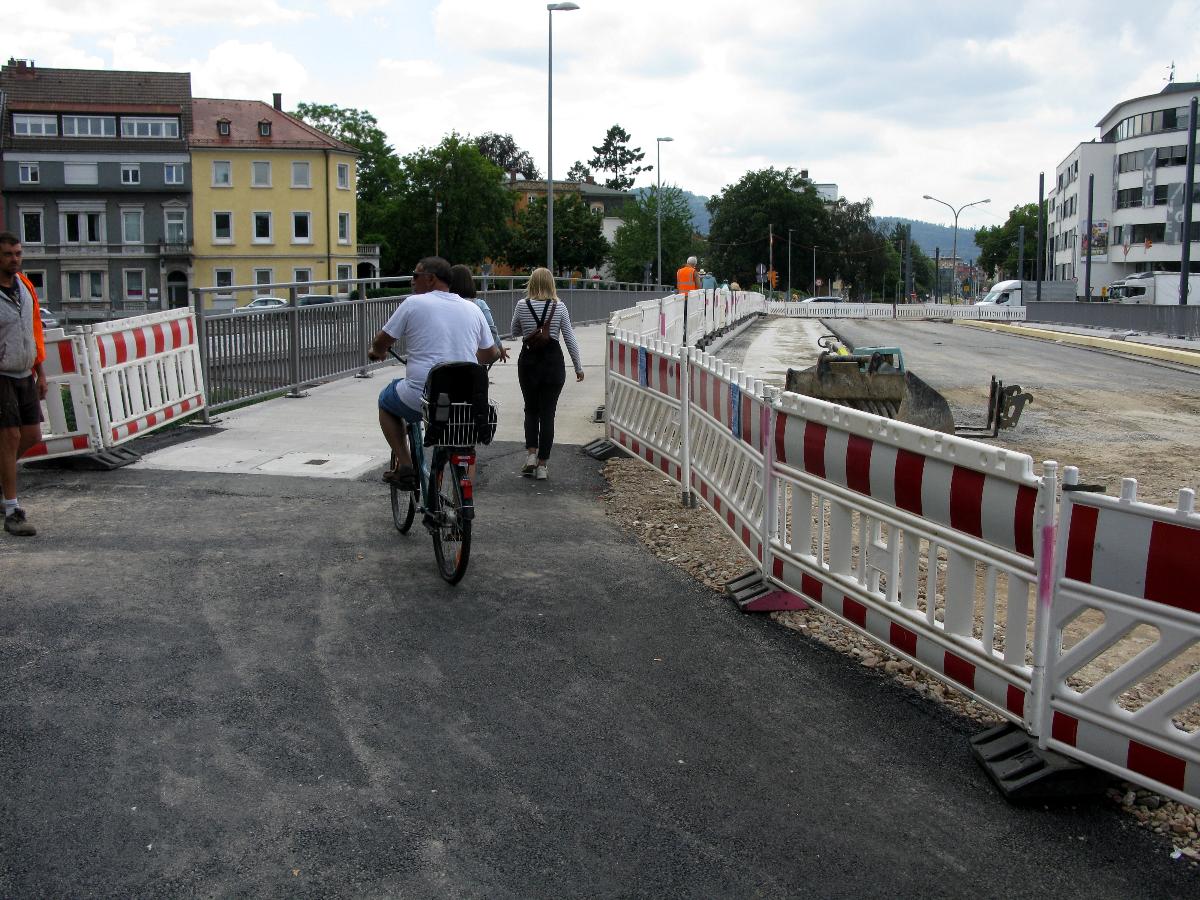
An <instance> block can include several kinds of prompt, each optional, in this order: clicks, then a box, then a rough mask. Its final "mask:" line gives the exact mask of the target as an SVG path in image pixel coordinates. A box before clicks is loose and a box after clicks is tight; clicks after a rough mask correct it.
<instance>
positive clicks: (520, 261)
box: [503, 194, 608, 270]
mask: <svg viewBox="0 0 1200 900" xmlns="http://www.w3.org/2000/svg"><path fill="white" fill-rule="evenodd" d="M603 225H604V215H603V214H602V213H600V212H597V211H595V210H592V209H591V208H589V207H588V205H587V204H586V203H585V202H584V201H583V199H582V198H581V197H580V196H579V195H578V194H557V195H556V196H555V197H554V264H555V267H561V268H564V269H572V270H573V269H595V268H599V267H600V265H601V264H602V263H603V262H604V258H605V256H606V255H607V254H608V241H606V240H605V239H604V227H603ZM503 256H504V259H505V261H506V262H507V263H508V264H509V265H510V266H512V267H513V268H514V269H532V268H534V267H535V266H543V265H545V264H546V198H545V197H538V198H536V199H535V200H534V201H533V202H532V203H530V204H529V205H528V206H527V207H525V209H523V210H521V212H520V214H519V215H518V216H517V217H516V219H515V220H514V221H513V223H512V225H511V226H510V228H509V231H508V240H507V242H506V245H505V248H504V251H503Z"/></svg>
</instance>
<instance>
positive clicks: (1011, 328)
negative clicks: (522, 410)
mask: <svg viewBox="0 0 1200 900" xmlns="http://www.w3.org/2000/svg"><path fill="white" fill-rule="evenodd" d="M955 324H957V325H967V326H969V327H972V328H985V329H987V330H989V331H1000V332H1004V333H1006V334H1015V335H1018V336H1020V337H1030V338H1036V339H1039V340H1044V341H1057V342H1058V343H1060V344H1071V345H1073V346H1076V347H1091V348H1093V349H1095V350H1108V351H1111V352H1113V353H1123V354H1125V355H1127V356H1143V357H1146V358H1148V359H1157V360H1162V361H1163V362H1171V363H1176V364H1178V365H1182V366H1195V367H1196V368H1200V353H1194V352H1192V351H1190V350H1177V349H1174V348H1171V347H1155V346H1153V345H1150V344H1139V343H1134V342H1132V341H1115V340H1112V339H1111V338H1101V337H1089V336H1088V335H1086V334H1074V333H1072V332H1069V331H1050V330H1047V329H1044V328H1032V327H1030V326H1028V325H1009V324H1006V323H1003V322H969V321H963V320H959V321H958V322H956V323H955Z"/></svg>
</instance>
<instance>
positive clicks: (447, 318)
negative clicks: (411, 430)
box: [367, 256, 500, 490]
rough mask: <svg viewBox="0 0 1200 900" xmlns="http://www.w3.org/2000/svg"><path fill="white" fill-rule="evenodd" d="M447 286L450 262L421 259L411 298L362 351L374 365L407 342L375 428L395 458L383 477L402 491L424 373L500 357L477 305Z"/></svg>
mask: <svg viewBox="0 0 1200 900" xmlns="http://www.w3.org/2000/svg"><path fill="white" fill-rule="evenodd" d="M449 288H450V263H448V262H447V261H446V260H444V259H442V258H441V257H440V256H427V257H425V258H424V259H422V260H421V261H420V262H419V263H417V267H416V271H414V272H413V277H412V289H413V295H412V296H411V297H408V298H407V299H405V301H404V302H403V303H401V304H400V306H399V308H397V310H396V311H395V312H394V313H392V316H391V318H389V319H388V320H387V322H386V323H385V324H384V326H383V330H382V331H380V332H379V333H378V334H377V335H375V340H374V341H372V343H371V349H370V351H368V353H367V356H368V357H369V358H370V359H372V360H375V361H379V360H383V359H386V358H387V352H388V349H389V348H390V347H391V346H392V344H394V343H395V342H396V341H398V340H400V339H401V338H406V339H407V348H408V363H407V365H406V366H405V370H404V371H405V377H403V378H397V379H396V380H394V381H393V382H391V384H389V385H388V386H387V387H385V388H384V389H383V390H382V391H380V393H379V427H380V430H382V431H383V436H384V437H385V438H386V439H387V442H388V446H389V447H391V448H392V452H393V453H394V454H395V459H396V467H395V468H394V469H389V470H388V471H386V472H384V474H383V479H384V481H388V482H391V483H392V484H394V485H396V486H397V487H399V488H400V489H401V490H412V489H413V488H415V487H416V473H415V471H414V470H413V464H412V458H411V456H410V455H409V452H408V441H407V440H406V434H407V429H408V423H417V422H420V421H421V396H422V394H423V393H424V391H425V379H426V377H427V376H428V375H429V370H430V369H432V368H433V367H434V366H436V365H438V364H439V363H446V362H478V363H479V364H480V365H487V364H488V363H490V362H493V361H494V360H497V359H499V358H500V351H499V350H498V349H497V347H496V344H495V341H494V340H493V339H492V333H491V331H490V330H489V329H488V324H487V320H486V319H485V318H484V317H483V313H482V312H480V311H479V307H478V306H476V305H475V304H474V303H464V302H463V300H462V298H461V297H459V296H458V295H456V294H451V293H450V291H449Z"/></svg>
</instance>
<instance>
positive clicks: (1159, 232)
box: [1129, 222, 1167, 244]
mask: <svg viewBox="0 0 1200 900" xmlns="http://www.w3.org/2000/svg"><path fill="white" fill-rule="evenodd" d="M1129 232H1130V235H1129V240H1130V243H1133V244H1144V243H1145V242H1146V241H1150V242H1151V243H1153V244H1161V243H1162V242H1163V240H1164V239H1165V238H1166V234H1167V226H1166V224H1165V223H1163V222H1145V223H1141V224H1137V225H1130V226H1129Z"/></svg>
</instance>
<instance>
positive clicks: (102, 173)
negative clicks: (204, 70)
mask: <svg viewBox="0 0 1200 900" xmlns="http://www.w3.org/2000/svg"><path fill="white" fill-rule="evenodd" d="M191 119H192V93H191V76H190V75H189V74H186V73H173V72H116V71H89V70H84V69H39V68H37V67H36V66H35V65H34V63H32V62H29V61H24V60H12V59H10V60H9V62H8V64H7V65H5V66H4V67H3V68H2V69H0V160H2V163H3V166H2V176H0V177H2V181H0V226H2V227H3V228H5V229H7V230H9V231H13V232H15V233H16V234H17V235H18V236H19V237H20V238H21V243H22V245H23V247H24V250H25V264H24V271H25V273H26V275H28V276H29V277H30V279H31V280H32V281H33V282H34V284H35V285H36V286H37V287H38V292H39V294H40V295H41V297H42V301H43V305H44V306H46V307H48V308H50V309H51V310H54V311H56V312H59V313H61V314H63V315H65V316H66V317H67V318H68V319H69V320H71V321H84V320H94V319H105V318H110V317H112V316H114V315H118V316H119V315H127V314H130V313H140V312H147V311H153V310H157V309H167V308H169V307H171V306H179V305H184V306H185V305H187V296H188V286H189V284H190V283H191V281H192V275H193V273H192V240H191V236H192V233H193V231H192V197H191V193H192V173H191V171H190V169H191V165H190V160H189V155H188V147H187V137H188V134H189V133H190V132H191V130H192V121H191Z"/></svg>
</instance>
